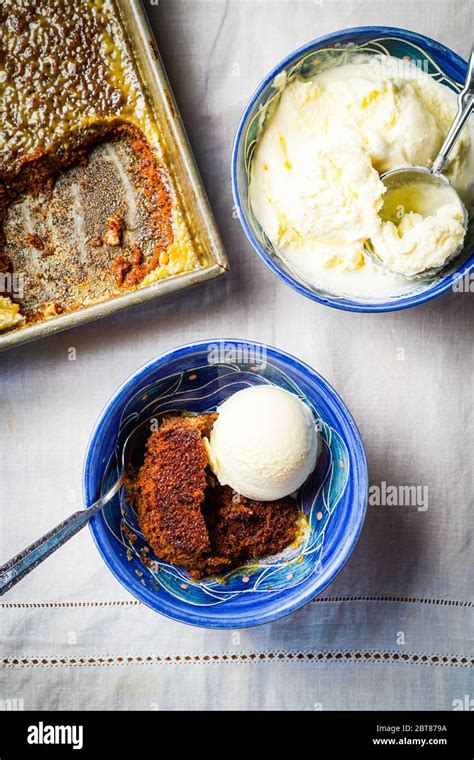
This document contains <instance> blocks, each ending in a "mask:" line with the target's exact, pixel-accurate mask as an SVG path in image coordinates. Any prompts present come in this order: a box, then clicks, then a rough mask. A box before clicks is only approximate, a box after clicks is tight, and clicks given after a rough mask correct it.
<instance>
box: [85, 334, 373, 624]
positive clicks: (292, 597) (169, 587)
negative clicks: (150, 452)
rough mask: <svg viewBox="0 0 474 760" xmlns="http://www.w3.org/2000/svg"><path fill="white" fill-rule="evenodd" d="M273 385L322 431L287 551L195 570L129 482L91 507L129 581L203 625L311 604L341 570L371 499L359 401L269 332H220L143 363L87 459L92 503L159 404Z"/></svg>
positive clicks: (100, 540)
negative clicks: (355, 413)
mask: <svg viewBox="0 0 474 760" xmlns="http://www.w3.org/2000/svg"><path fill="white" fill-rule="evenodd" d="M255 385H273V386H277V387H278V388H281V389H283V390H286V391H288V392H290V393H291V394H294V395H295V396H296V397H297V398H299V399H300V401H302V402H303V403H304V404H305V405H306V406H307V408H308V409H309V410H310V412H311V414H312V415H313V417H314V422H315V425H316V427H317V429H318V431H319V435H320V454H319V457H318V461H317V465H316V468H315V470H314V472H313V473H312V474H311V475H310V476H309V477H308V479H307V480H306V482H305V483H304V484H303V486H302V487H301V489H300V490H299V491H298V493H297V496H296V498H297V503H298V508H299V510H301V512H302V513H303V514H304V518H303V520H304V525H305V528H304V530H303V531H301V536H300V538H299V540H298V541H296V542H294V543H293V544H291V545H290V546H288V547H287V548H286V549H284V550H283V551H281V552H280V553H279V554H277V555H274V556H267V557H264V558H262V559H258V560H255V559H253V560H249V561H247V562H246V563H244V564H243V565H242V566H240V567H238V568H235V569H233V570H231V571H229V572H226V573H224V574H221V575H218V576H211V577H206V578H204V579H201V580H193V579H192V578H191V577H190V576H189V575H188V573H187V572H186V571H185V570H184V569H182V568H181V567H178V566H175V565H171V564H169V563H167V562H164V561H162V560H161V559H160V557H157V556H155V554H154V553H153V551H152V550H151V548H150V547H149V546H148V545H147V543H146V541H145V539H144V537H143V534H142V532H141V530H140V526H139V524H138V520H137V515H136V512H135V509H134V507H133V506H132V505H131V504H130V503H129V499H128V497H127V493H126V491H125V489H122V490H121V491H120V492H119V493H117V495H116V496H115V497H114V499H113V500H112V501H111V502H110V503H109V504H108V505H107V506H106V507H105V508H104V509H103V511H102V512H100V513H99V514H97V515H96V516H94V517H93V518H92V519H91V522H90V527H91V531H92V535H93V538H94V541H95V543H96V545H97V547H98V549H99V552H100V554H101V555H102V557H103V559H104V561H105V563H106V565H107V566H108V567H109V569H110V570H111V571H112V573H113V574H114V575H115V577H116V578H117V579H118V580H119V581H120V582H121V583H122V584H123V586H124V587H125V588H126V589H127V590H128V591H129V592H130V593H131V594H133V595H134V596H135V597H136V598H137V599H139V600H140V601H142V602H143V603H144V604H146V605H148V606H149V607H151V608H152V609H154V610H155V611H157V612H161V613H162V614H164V615H166V616H168V617H170V618H173V619H175V620H179V621H182V622H185V623H190V624H193V625H197V626H203V627H209V628H244V627H248V626H253V625H257V624H260V623H265V622H269V621H272V620H275V619H276V618H279V617H281V616H283V615H286V614H288V613H290V612H292V611H293V610H296V609H297V608H299V607H301V606H302V605H303V604H305V603H306V602H308V601H309V600H310V599H312V598H313V597H314V596H316V595H317V594H319V593H320V592H321V591H322V590H323V589H324V588H325V587H326V586H327V585H328V584H329V583H330V582H331V580H332V579H333V578H334V577H335V575H336V574H337V573H338V572H339V570H340V569H341V567H342V566H343V565H344V563H345V562H346V560H347V558H348V557H349V554H350V553H351V551H352V549H353V547H354V545H355V542H356V540H357V537H358V535H359V532H360V530H361V527H362V524H363V520H364V516H365V509H366V501H367V465H366V458H365V453H364V448H363V444H362V442H361V439H360V436H359V433H358V431H357V428H356V426H355V424H354V421H353V420H352V418H351V416H350V414H349V412H348V410H347V408H346V407H345V405H344V404H343V402H342V401H341V399H340V398H339V397H338V395H337V394H336V393H335V391H334V390H333V389H332V388H331V387H330V386H329V385H328V383H326V381H325V380H323V378H321V377H320V376H319V375H318V374H317V373H316V372H315V371H314V370H313V369H311V368H310V367H309V366H307V365H305V364H304V363H302V362H300V361H299V360H298V359H296V358H294V357H293V356H291V355H289V354H286V353H284V352H283V351H280V350H277V349H275V348H271V347H269V346H266V345H263V344H260V343H253V342H251V343H249V342H241V341H236V340H214V341H207V342H201V343H192V344H188V345H185V346H182V347H180V348H177V349H175V350H173V351H171V352H169V353H167V354H164V355H163V356H160V357H158V358H156V359H154V360H153V361H151V362H149V363H148V364H146V365H145V366H144V367H142V368H140V369H139V370H138V371H137V372H136V373H135V374H134V375H132V376H131V377H130V378H129V379H128V380H126V381H125V383H124V384H123V385H122V386H121V387H120V388H119V389H118V391H117V392H116V393H115V395H114V396H113V397H112V399H111V400H110V401H109V403H108V404H107V405H106V407H105V409H104V411H103V412H102V414H101V416H100V418H99V420H98V422H97V424H96V426H95V429H94V431H93V433H92V436H91V439H90V442H89V445H88V449H87V453H86V459H85V468H84V492H85V503H86V506H90V505H91V504H92V503H93V502H94V501H95V500H96V499H97V498H98V497H99V496H100V495H101V494H103V493H105V492H106V491H107V490H108V488H109V486H110V484H111V483H112V482H113V481H114V480H115V479H116V477H117V474H118V471H119V468H120V450H121V447H122V445H123V441H124V440H125V438H126V437H127V435H128V434H129V432H130V430H131V429H133V428H135V427H136V426H137V425H139V424H140V423H141V422H142V421H144V420H147V419H149V418H150V417H153V416H154V415H156V417H157V418H158V417H160V418H161V417H162V416H163V415H172V414H176V413H178V414H179V413H181V412H188V413H195V414H204V413H208V412H214V411H215V410H216V409H217V408H218V407H219V405H220V404H221V403H222V402H223V401H225V400H226V399H228V398H229V397H230V396H232V395H233V394H234V393H236V392H237V391H239V390H242V389H244V388H248V387H250V386H255Z"/></svg>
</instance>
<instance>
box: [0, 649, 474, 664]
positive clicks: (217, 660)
mask: <svg viewBox="0 0 474 760" xmlns="http://www.w3.org/2000/svg"><path fill="white" fill-rule="evenodd" d="M268 662H285V663H288V662H304V663H323V664H326V663H333V662H349V663H355V662H357V663H379V664H380V663H382V664H405V665H441V666H449V667H457V668H470V667H472V666H473V665H474V657H465V656H460V655H443V654H422V653H418V652H409V653H408V652H398V651H383V652H378V651H372V650H367V651H364V650H359V651H337V652H331V651H329V652H326V651H324V652H283V651H276V652H251V653H236V652H223V653H220V654H203V655H197V654H194V655H193V654H182V655H180V654H177V655H156V654H150V655H144V656H142V657H118V656H107V655H104V656H102V657H100V656H96V657H21V658H16V657H15V658H9V657H7V658H4V659H3V660H2V665H3V666H4V667H8V668H12V667H25V668H33V667H50V668H51V667H81V666H82V667H101V666H106V667H111V666H119V665H221V664H244V663H247V664H248V663H268Z"/></svg>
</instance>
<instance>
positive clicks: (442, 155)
mask: <svg viewBox="0 0 474 760" xmlns="http://www.w3.org/2000/svg"><path fill="white" fill-rule="evenodd" d="M473 108H474V47H473V49H472V50H471V58H470V60H469V66H468V70H467V76H466V81H465V83H464V87H463V88H462V90H461V92H460V93H459V95H458V112H457V114H456V116H455V117H454V121H453V123H452V124H451V126H450V128H449V131H448V134H447V135H446V139H445V141H444V143H443V145H442V146H441V150H440V152H439V153H438V156H437V157H436V158H435V160H434V162H433V167H432V172H433V174H441V173H442V172H443V170H444V169H445V168H446V166H447V164H448V159H449V156H450V154H451V151H452V149H453V148H454V145H455V144H456V142H457V139H458V137H459V135H460V134H461V132H462V129H463V127H464V125H465V123H466V121H467V120H468V118H469V116H470V114H471V112H472V110H473Z"/></svg>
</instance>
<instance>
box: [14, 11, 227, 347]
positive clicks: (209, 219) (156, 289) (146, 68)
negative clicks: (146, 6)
mask: <svg viewBox="0 0 474 760" xmlns="http://www.w3.org/2000/svg"><path fill="white" fill-rule="evenodd" d="M115 5H116V7H117V8H118V11H119V15H120V17H121V21H122V24H123V27H124V30H125V34H126V37H127V40H128V42H129V44H130V49H131V52H132V55H133V59H134V63H135V64H136V69H137V72H138V74H139V77H140V79H141V83H142V86H143V88H144V91H145V95H146V96H147V98H148V101H149V105H150V106H151V108H152V111H153V115H154V117H155V120H156V124H157V126H158V131H159V137H160V142H161V144H162V148H163V151H164V155H165V160H166V168H167V170H168V172H169V173H170V175H171V177H172V179H173V181H174V185H175V189H177V192H178V195H179V197H180V201H181V204H182V206H183V209H184V210H185V211H186V214H187V218H188V223H189V222H190V224H189V228H190V230H189V231H190V233H191V238H192V240H193V243H195V244H196V245H199V246H200V248H201V250H202V251H204V253H205V257H206V260H207V261H209V264H208V265H207V266H203V267H202V268H201V269H196V270H193V271H188V272H184V273H182V274H177V275H175V276H172V277H168V278H166V279H163V280H160V281H157V282H154V283H152V284H150V285H146V286H143V287H141V288H137V289H136V290H131V291H128V292H125V293H124V294H123V295H117V296H113V297H110V298H109V299H107V300H104V301H102V302H99V303H95V304H92V305H88V306H83V307H81V308H80V309H78V310H77V311H73V312H70V313H67V314H63V315H59V316H56V317H54V318H52V319H46V320H43V321H42V322H38V323H35V324H32V325H29V326H26V327H23V328H19V329H16V330H11V331H9V332H6V333H4V334H0V350H3V349H6V348H10V347H12V346H18V345H20V344H22V343H26V342H28V341H32V340H36V339H38V338H43V337H46V336H48V335H52V334H53V333H57V332H59V331H61V330H66V329H68V328H70V327H76V326H77V325H83V324H85V323H86V322H90V321H92V320H94V319H99V318H100V317H105V316H108V315H110V314H114V313H115V312H117V311H120V310H122V309H126V308H129V307H131V306H135V305H137V304H141V303H145V302H147V301H150V300H152V299H154V298H159V297H160V296H165V295H167V294H169V293H174V292H176V291H179V290H183V289H184V288H188V287H190V286H191V285H197V284H198V283H201V282H205V281H207V280H211V279H213V278H215V277H219V276H220V275H222V274H224V273H225V272H226V271H227V270H228V268H229V264H228V260H227V256H226V254H225V251H224V249H223V246H222V242H221V238H220V235H219V232H218V230H217V227H216V224H215V221H214V218H213V214H212V211H211V209H210V207H209V203H208V200H207V196H206V192H205V189H204V186H203V184H202V180H201V178H200V175H199V171H198V168H197V166H196V162H195V159H194V156H193V154H192V150H191V147H190V145H189V142H188V139H187V136H186V133H185V130H184V126H183V123H182V120H181V116H180V114H179V111H178V108H177V105H176V101H175V99H174V96H173V93H172V90H171V86H170V83H169V81H168V78H167V76H166V72H165V69H164V66H163V62H162V60H161V57H160V54H159V51H158V48H157V45H156V42H155V40H154V38H153V32H152V30H151V28H150V25H149V22H148V19H147V17H146V15H145V12H144V10H143V7H142V3H141V0H115Z"/></svg>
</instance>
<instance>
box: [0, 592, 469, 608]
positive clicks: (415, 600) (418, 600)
mask: <svg viewBox="0 0 474 760" xmlns="http://www.w3.org/2000/svg"><path fill="white" fill-rule="evenodd" d="M335 602H399V603H401V604H426V605H438V606H441V607H467V608H473V607H474V601H464V600H461V599H431V598H427V597H416V596H387V595H385V596H384V595H380V596H347V595H346V596H318V597H316V598H315V599H312V600H311V603H312V604H331V603H335ZM138 606H142V603H141V602H139V601H138V600H136V599H121V600H115V601H96V602H94V601H87V602H2V603H0V609H61V608H68V609H69V608H74V607H138Z"/></svg>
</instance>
